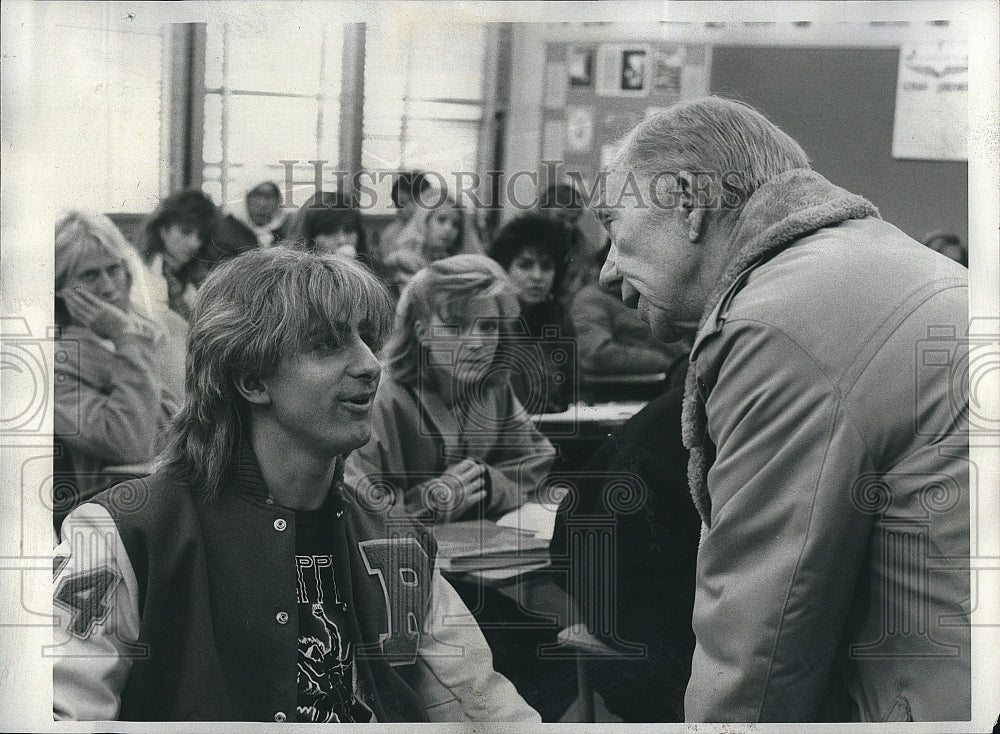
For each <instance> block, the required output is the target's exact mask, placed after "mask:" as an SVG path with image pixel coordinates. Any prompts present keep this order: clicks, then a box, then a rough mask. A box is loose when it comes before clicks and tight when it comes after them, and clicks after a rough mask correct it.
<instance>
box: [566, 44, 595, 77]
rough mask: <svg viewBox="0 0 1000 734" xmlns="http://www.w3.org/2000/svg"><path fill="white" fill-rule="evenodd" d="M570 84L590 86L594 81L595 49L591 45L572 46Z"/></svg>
mask: <svg viewBox="0 0 1000 734" xmlns="http://www.w3.org/2000/svg"><path fill="white" fill-rule="evenodd" d="M567 66H568V67H569V84H570V86H571V87H589V86H590V85H591V84H593V83H594V49H593V48H590V47H589V46H570V49H569V59H568V63H567Z"/></svg>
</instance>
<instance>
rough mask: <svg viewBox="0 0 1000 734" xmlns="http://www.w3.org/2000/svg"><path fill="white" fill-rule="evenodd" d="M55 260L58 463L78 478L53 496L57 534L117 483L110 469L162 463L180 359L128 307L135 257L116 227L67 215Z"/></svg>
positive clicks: (65, 479)
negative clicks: (172, 377)
mask: <svg viewBox="0 0 1000 734" xmlns="http://www.w3.org/2000/svg"><path fill="white" fill-rule="evenodd" d="M55 261H56V268H55V270H56V273H55V274H56V284H55V285H56V323H57V325H58V326H59V327H60V336H59V342H58V345H57V355H58V356H57V360H56V379H55V392H54V395H55V400H54V403H55V411H54V433H55V437H56V441H57V444H59V445H60V447H61V450H62V452H61V453H60V455H59V456H57V463H59V465H60V466H61V467H62V470H63V471H64V472H67V473H69V472H71V474H72V476H61V477H60V482H59V484H58V486H57V487H56V488H55V490H54V492H55V495H56V496H55V497H54V498H53V503H54V514H55V519H56V522H57V528H58V522H59V521H60V520H61V518H62V517H63V516H64V515H65V514H66V513H67V512H69V510H71V509H72V508H73V507H75V506H76V505H77V504H78V503H79V502H81V501H83V500H85V499H88V498H89V497H91V496H92V495H94V494H96V493H97V492H98V491H100V490H101V489H104V488H105V486H107V485H108V484H109V483H110V482H112V481H116V476H117V475H111V476H109V475H107V474H106V473H105V472H104V471H103V470H104V469H105V467H107V466H113V465H121V464H137V463H145V462H149V461H150V460H151V459H152V458H153V457H154V456H155V454H156V450H157V448H158V446H157V437H158V434H159V430H160V428H161V427H162V426H163V425H164V424H165V423H166V421H167V420H168V419H169V417H170V416H171V414H172V413H173V412H174V410H175V409H176V406H177V404H178V402H179V398H180V395H178V394H177V392H176V391H175V390H173V389H171V388H170V387H169V386H168V383H169V380H168V378H167V374H168V372H169V371H170V367H171V363H172V362H173V361H176V360H173V359H171V355H170V354H169V353H168V347H167V344H166V341H165V332H164V329H163V328H162V327H161V326H160V325H159V324H158V323H157V322H156V321H154V320H153V319H152V318H151V317H149V316H145V315H143V314H141V313H140V312H139V311H138V308H137V306H136V305H134V304H133V302H132V299H131V293H132V285H133V278H134V275H133V263H134V262H136V263H137V257H136V253H134V252H133V251H132V248H131V246H130V245H129V244H128V242H127V241H126V240H125V238H124V237H123V236H122V234H121V232H119V231H118V229H117V228H116V227H115V226H114V224H112V222H111V220H109V219H108V218H107V217H105V216H104V215H101V214H91V213H85V212H70V213H68V214H66V215H65V216H64V217H62V218H61V219H60V220H59V221H58V222H57V223H56V238H55ZM138 270H139V272H140V274H142V269H141V267H140V268H138ZM70 467H71V468H70ZM120 479H121V477H120V476H117V480H120Z"/></svg>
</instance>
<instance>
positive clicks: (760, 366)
mask: <svg viewBox="0 0 1000 734" xmlns="http://www.w3.org/2000/svg"><path fill="white" fill-rule="evenodd" d="M698 363H699V365H700V366H701V367H702V368H704V367H706V365H711V364H717V365H720V367H719V368H718V375H717V379H716V380H712V379H711V378H710V377H709V378H708V381H709V382H714V387H711V388H710V389H711V392H710V395H709V397H708V399H707V402H706V412H707V416H708V432H709V435H710V436H711V437H712V439H713V441H714V443H715V445H716V450H717V456H716V459H715V461H714V463H713V464H712V466H711V469H710V470H709V473H708V491H709V495H710V498H711V525H710V527H709V528H707V529H705V530H704V531H703V535H702V541H701V545H700V547H699V551H698V561H697V588H696V593H695V605H694V616H693V628H694V632H695V636H696V639H697V642H696V647H695V652H694V658H693V661H692V672H691V679H690V681H689V684H688V687H687V691H686V694H685V703H684V715H685V720H686V721H694V722H697V721H715V722H732V721H739V722H757V721H810V720H814V719H815V718H816V716H817V714H818V712H817V707H818V706H819V704H820V701H821V700H822V698H823V693H824V691H825V690H826V686H827V684H828V681H829V676H830V672H831V669H832V667H833V664H834V657H835V654H836V653H837V652H838V644H839V641H840V639H841V634H842V632H843V629H844V625H845V621H846V618H847V615H848V610H849V607H850V603H851V597H852V594H853V589H854V587H855V582H856V580H857V578H858V575H859V573H860V569H861V567H862V563H863V557H864V554H865V552H866V550H867V546H868V535H869V532H870V528H871V522H872V518H871V515H869V514H865V513H863V512H860V511H858V509H857V508H855V507H854V506H853V504H852V501H851V494H852V492H851V490H852V486H853V485H854V484H855V482H856V481H857V480H858V478H859V477H861V476H862V474H863V473H864V472H865V471H866V467H870V464H871V459H870V456H869V454H868V452H867V449H866V446H865V443H864V440H863V438H862V436H861V435H860V433H859V431H858V430H857V427H856V424H855V423H854V422H853V421H852V419H851V415H850V414H849V413H848V412H847V411H845V409H844V406H843V402H842V400H841V396H840V392H839V390H838V386H837V385H836V384H834V383H831V382H829V381H828V379H827V376H826V375H825V374H824V373H823V372H822V371H821V369H820V367H819V366H818V365H817V364H816V363H815V362H813V361H812V360H811V358H810V356H809V355H808V354H807V353H805V352H804V351H803V350H802V349H800V348H799V347H798V346H797V345H796V344H795V342H794V341H793V340H792V339H790V338H789V337H788V336H786V335H785V334H783V333H781V332H778V331H777V330H775V329H773V328H769V327H767V326H764V325H761V324H759V323H757V322H742V323H740V322H736V323H733V324H727V325H726V328H725V329H724V331H723V333H722V334H721V335H719V336H718V337H716V338H715V340H714V341H713V342H711V343H709V344H706V346H705V354H704V355H703V356H702V357H699V359H698ZM708 374H709V372H703V371H701V370H700V371H699V377H700V378H701V377H702V376H704V375H708Z"/></svg>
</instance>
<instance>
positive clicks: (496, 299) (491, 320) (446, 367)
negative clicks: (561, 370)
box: [346, 255, 555, 521]
mask: <svg viewBox="0 0 1000 734" xmlns="http://www.w3.org/2000/svg"><path fill="white" fill-rule="evenodd" d="M516 314H517V300H516V297H515V296H514V293H513V291H512V289H511V286H510V283H509V281H508V280H507V276H506V274H505V273H504V271H503V269H502V268H501V267H500V266H499V265H497V264H496V263H495V262H493V261H492V260H490V259H489V258H487V257H485V256H483V255H456V256H454V257H449V258H445V259H443V260H439V261H437V262H434V263H432V264H431V265H429V266H428V267H426V268H424V269H423V270H421V271H420V272H419V273H417V274H416V275H415V276H414V277H413V279H412V280H411V281H410V282H409V284H408V285H407V286H406V288H405V290H404V291H403V294H402V297H401V299H400V302H399V305H398V306H397V309H396V323H395V327H394V330H393V334H392V337H391V338H390V340H389V343H388V344H387V346H386V348H385V351H384V353H383V355H382V358H383V361H384V364H385V373H386V374H385V376H384V378H383V380H382V382H381V384H380V385H379V388H378V392H377V394H376V396H375V403H374V406H373V408H372V438H371V440H370V441H369V442H368V443H367V444H365V445H364V446H363V447H361V448H360V449H358V450H356V451H355V452H354V453H353V454H351V456H350V458H349V459H348V461H347V467H346V477H347V483H348V484H349V485H352V486H354V487H356V488H357V489H358V491H359V492H362V493H363V492H365V491H384V488H385V487H390V488H392V490H393V491H395V493H396V496H395V501H396V504H397V505H402V506H403V507H405V509H406V510H407V511H408V512H411V513H413V514H416V515H418V516H420V517H422V518H424V519H431V520H438V521H440V520H444V521H448V520H458V519H462V518H473V517H480V516H485V517H488V518H491V519H495V518H497V517H499V516H500V515H502V514H504V513H505V512H507V511H509V510H512V509H514V508H515V507H518V506H520V505H522V504H524V503H525V502H526V501H527V500H528V499H530V497H531V496H532V495H533V493H534V492H535V490H536V488H537V487H538V485H539V483H540V482H541V481H542V479H543V478H544V477H545V475H546V473H547V472H548V470H549V467H550V466H551V465H552V462H553V459H554V458H555V449H553V447H552V444H551V443H549V440H548V439H547V438H546V437H545V436H543V435H542V434H541V433H540V432H539V431H538V429H537V428H535V425H534V423H533V422H532V421H531V419H530V417H529V416H528V414H527V413H526V412H525V410H524V408H523V407H522V406H521V404H520V403H519V402H518V400H517V398H516V397H515V395H514V390H513V388H512V387H511V383H510V373H509V371H507V370H503V369H496V366H495V359H496V354H497V347H498V345H499V342H500V335H499V328H500V323H501V322H502V321H503V320H505V319H509V318H510V317H512V316H515V315H516Z"/></svg>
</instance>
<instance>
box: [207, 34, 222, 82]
mask: <svg viewBox="0 0 1000 734" xmlns="http://www.w3.org/2000/svg"><path fill="white" fill-rule="evenodd" d="M205 34H206V38H205V86H206V87H208V88H209V89H218V88H219V87H221V86H222V26H221V25H219V24H218V23H209V24H208V25H207V26H206V28H205Z"/></svg>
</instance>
